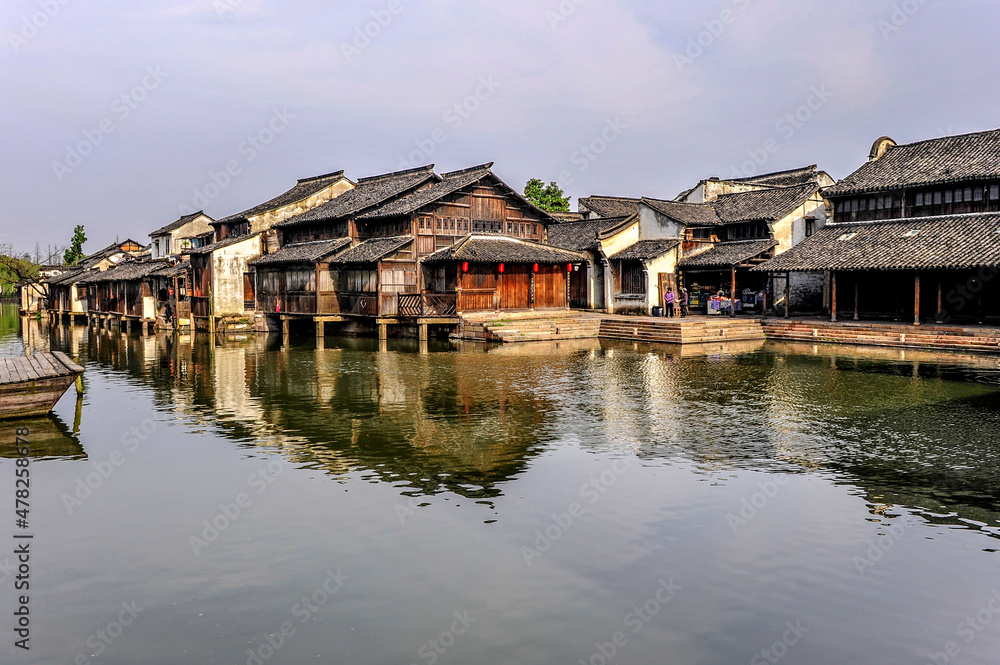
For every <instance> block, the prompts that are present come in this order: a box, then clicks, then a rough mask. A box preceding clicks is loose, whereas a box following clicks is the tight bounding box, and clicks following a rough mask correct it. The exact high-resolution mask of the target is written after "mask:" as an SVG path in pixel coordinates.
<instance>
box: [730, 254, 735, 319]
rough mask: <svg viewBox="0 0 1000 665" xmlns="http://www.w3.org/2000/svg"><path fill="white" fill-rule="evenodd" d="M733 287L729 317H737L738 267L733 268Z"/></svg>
mask: <svg viewBox="0 0 1000 665" xmlns="http://www.w3.org/2000/svg"><path fill="white" fill-rule="evenodd" d="M731 285H732V290H731V291H730V292H729V296H730V301H731V302H730V304H729V316H736V266H733V270H732V280H731Z"/></svg>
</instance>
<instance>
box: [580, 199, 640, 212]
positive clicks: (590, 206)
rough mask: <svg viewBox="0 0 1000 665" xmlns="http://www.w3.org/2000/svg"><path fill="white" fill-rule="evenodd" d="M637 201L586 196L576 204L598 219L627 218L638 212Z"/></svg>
mask: <svg viewBox="0 0 1000 665" xmlns="http://www.w3.org/2000/svg"><path fill="white" fill-rule="evenodd" d="M639 201H640V199H630V198H625V197H622V196H586V197H584V198H582V199H580V200H579V201H578V203H579V204H580V205H582V206H583V207H584V208H586V209H587V210H589V211H591V212H592V213H594V214H596V215H598V216H599V217H628V216H629V215H634V214H635V213H636V212H638V211H639Z"/></svg>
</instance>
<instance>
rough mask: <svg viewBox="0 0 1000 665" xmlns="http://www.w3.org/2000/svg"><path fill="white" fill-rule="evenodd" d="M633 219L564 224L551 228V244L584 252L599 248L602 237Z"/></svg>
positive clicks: (604, 219)
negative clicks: (603, 234)
mask: <svg viewBox="0 0 1000 665" xmlns="http://www.w3.org/2000/svg"><path fill="white" fill-rule="evenodd" d="M629 219H632V218H631V217H599V218H597V219H588V220H583V221H578V222H562V223H560V224H552V225H551V226H549V231H548V233H549V238H548V239H549V244H550V245H552V246H553V247H560V248H562V249H571V250H573V251H577V252H583V251H586V250H588V249H593V248H595V247H597V246H598V244H599V242H600V236H601V234H602V233H606V232H608V231H611V230H612V229H615V228H617V227H619V226H621V225H622V224H624V223H625V222H626V221H627V220H629Z"/></svg>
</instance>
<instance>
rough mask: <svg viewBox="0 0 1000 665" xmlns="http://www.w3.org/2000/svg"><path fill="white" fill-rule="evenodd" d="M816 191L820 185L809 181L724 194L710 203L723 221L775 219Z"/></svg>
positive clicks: (796, 206)
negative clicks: (793, 185)
mask: <svg viewBox="0 0 1000 665" xmlns="http://www.w3.org/2000/svg"><path fill="white" fill-rule="evenodd" d="M818 191H819V185H817V184H816V183H814V182H810V183H808V184H805V185H801V186H799V187H776V188H774V189H762V190H758V191H754V192H741V193H739V194H724V195H722V196H720V197H719V198H717V199H715V201H713V202H712V204H711V205H712V206H713V207H714V208H715V212H716V214H718V216H719V219H721V220H722V222H723V223H724V224H736V223H739V222H755V221H775V220H779V219H781V218H782V217H784V216H785V215H788V214H789V213H791V212H792V211H793V210H795V209H796V208H798V207H799V206H800V205H802V204H803V203H804V202H806V201H807V200H809V199H810V198H812V196H813V195H814V194H816V192H818Z"/></svg>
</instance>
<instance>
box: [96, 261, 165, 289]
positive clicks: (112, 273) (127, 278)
mask: <svg viewBox="0 0 1000 665" xmlns="http://www.w3.org/2000/svg"><path fill="white" fill-rule="evenodd" d="M168 267H170V264H169V263H167V262H166V261H129V262H126V263H121V264H119V265H117V266H115V267H114V268H108V269H107V270H104V271H101V272H93V273H91V274H89V275H87V276H86V277H84V278H82V279H80V280H78V281H77V284H96V283H98V282H135V281H138V280H142V279H145V278H146V277H148V276H149V275H151V274H153V273H155V272H156V271H158V270H160V269H162V268H168Z"/></svg>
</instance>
